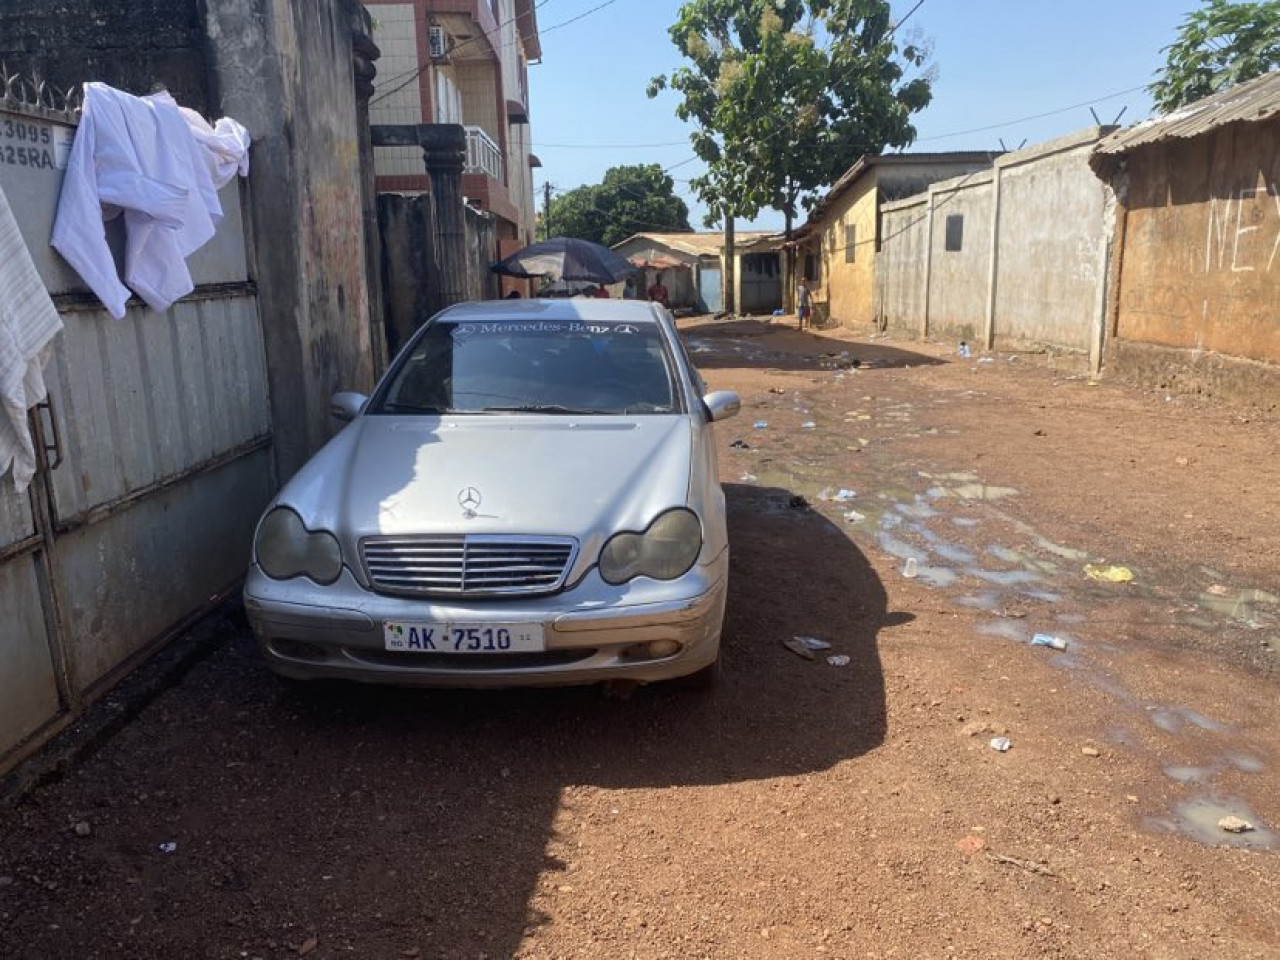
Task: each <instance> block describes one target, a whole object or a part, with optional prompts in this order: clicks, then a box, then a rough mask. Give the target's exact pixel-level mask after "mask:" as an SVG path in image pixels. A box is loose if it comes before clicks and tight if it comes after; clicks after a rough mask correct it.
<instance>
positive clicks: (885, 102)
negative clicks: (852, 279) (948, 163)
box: [649, 0, 932, 231]
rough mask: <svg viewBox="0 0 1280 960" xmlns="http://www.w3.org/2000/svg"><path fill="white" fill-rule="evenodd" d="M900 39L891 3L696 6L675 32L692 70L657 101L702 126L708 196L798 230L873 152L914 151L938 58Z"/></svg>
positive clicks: (818, 0) (751, 1)
mask: <svg viewBox="0 0 1280 960" xmlns="http://www.w3.org/2000/svg"><path fill="white" fill-rule="evenodd" d="M895 32H896V31H895V27H894V25H893V23H892V20H891V14H890V9H889V4H888V2H887V0H688V2H686V3H685V4H684V5H683V6H682V7H681V8H680V11H679V19H678V20H677V21H676V23H675V25H674V26H672V28H671V31H670V35H671V39H672V42H674V43H675V45H676V47H677V48H678V49H679V50H680V52H681V53H682V54H683V55H684V56H685V58H686V59H687V60H688V61H689V62H688V64H687V65H685V66H681V67H680V68H678V69H677V70H675V71H674V72H673V73H672V74H671V75H670V77H667V76H659V77H655V78H654V79H653V80H652V81H651V82H650V84H649V95H650V96H651V97H652V96H656V95H657V94H658V93H659V91H661V90H663V89H664V88H666V87H670V88H671V89H673V90H675V91H676V92H677V93H679V94H680V95H681V96H682V100H681V102H680V104H679V106H677V108H676V114H677V116H679V117H680V118H681V119H682V120H686V121H690V122H692V123H694V124H696V127H697V129H696V130H695V131H694V132H693V134H692V137H691V139H692V142H693V148H694V152H695V153H697V155H698V156H699V158H701V159H702V160H703V161H704V162H705V163H706V164H707V167H708V170H707V173H706V174H705V175H703V176H700V177H697V178H695V179H694V180H693V181H691V182H692V184H693V186H694V189H695V190H697V191H698V195H699V197H700V198H701V199H702V200H703V201H704V202H705V203H707V204H708V205H709V206H710V207H711V208H712V210H713V211H718V210H720V209H721V208H723V209H725V210H727V211H728V213H729V214H730V215H733V216H741V217H748V218H751V217H754V216H756V215H757V214H758V213H759V212H760V210H761V209H763V208H765V207H771V208H773V209H775V210H778V211H780V212H781V213H782V214H783V216H784V217H785V218H786V221H787V228H788V231H789V230H790V227H791V224H792V222H793V220H794V218H795V215H796V213H797V211H798V208H799V205H800V203H801V201H804V202H805V203H806V204H808V203H810V202H811V201H812V200H813V197H812V192H813V191H814V190H817V189H818V188H819V187H822V186H825V185H828V184H830V183H832V182H833V181H834V180H835V179H836V178H837V177H839V176H840V174H841V173H843V172H844V171H845V170H846V169H847V168H848V167H849V166H850V165H851V164H852V163H853V162H854V161H855V160H857V158H858V157H860V156H861V155H862V154H864V153H879V152H881V151H882V150H884V149H885V148H886V147H905V146H907V145H908V144H910V143H911V142H912V141H913V140H914V139H915V128H914V127H913V126H912V124H911V116H912V115H913V114H914V113H916V112H918V111H919V110H922V109H923V108H924V107H925V106H927V105H928V103H929V100H930V98H931V95H932V93H931V86H932V84H931V78H930V76H929V75H928V72H927V71H924V70H923V67H924V65H925V62H926V61H927V59H928V57H929V51H928V49H927V45H926V44H924V43H922V42H919V41H918V40H917V41H916V42H908V43H903V44H902V45H901V46H899V44H898V41H897V39H896V37H895ZM912 73H914V74H915V75H914V76H911V77H909V76H908V74H912ZM713 216H714V214H713ZM709 219H710V218H709Z"/></svg>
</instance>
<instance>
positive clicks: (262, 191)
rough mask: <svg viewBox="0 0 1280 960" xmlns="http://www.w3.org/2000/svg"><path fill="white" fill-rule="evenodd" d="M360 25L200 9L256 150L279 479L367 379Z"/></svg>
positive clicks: (329, 4)
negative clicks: (339, 403)
mask: <svg viewBox="0 0 1280 960" xmlns="http://www.w3.org/2000/svg"><path fill="white" fill-rule="evenodd" d="M365 26H367V15H366V14H364V12H363V8H362V7H361V6H360V5H359V4H358V3H356V2H355V0H221V2H219V3H216V4H208V12H207V30H208V35H209V46H210V49H211V61H212V64H213V67H214V71H215V74H216V82H217V84H218V86H219V88H220V89H219V93H220V96H219V104H220V108H221V110H222V111H224V112H225V113H227V114H229V115H231V116H234V117H236V118H237V119H238V120H240V121H241V122H242V123H244V124H245V125H246V126H247V127H248V128H249V131H250V132H251V133H252V135H253V138H254V141H255V143H254V151H253V166H252V168H251V174H250V203H249V208H250V211H251V216H252V225H253V228H254V237H255V241H256V243H255V246H256V275H257V279H258V282H259V289H260V298H261V308H262V317H263V325H264V331H265V334H266V345H267V360H268V365H269V368H270V371H271V376H272V383H273V389H272V391H271V406H272V420H273V423H274V425H275V431H276V458H277V466H278V469H279V473H280V478H281V480H284V479H287V478H288V477H289V476H291V475H292V474H293V473H294V472H295V471H296V470H297V469H298V468H299V467H301V466H302V464H303V463H304V462H305V461H306V459H307V458H308V457H309V456H310V455H311V454H312V453H314V452H315V451H316V450H317V449H318V448H319V447H320V446H321V445H322V444H324V443H325V441H327V440H328V439H329V437H330V436H331V435H332V433H333V430H334V423H333V420H332V418H331V417H330V416H329V398H330V396H331V395H332V394H333V393H334V392H335V391H337V390H342V389H351V390H361V391H367V390H369V389H370V388H371V387H372V386H373V383H374V379H375V372H376V371H375V363H374V358H375V356H377V355H378V352H379V350H380V345H378V344H377V343H376V342H375V338H377V339H378V340H380V338H381V330H380V328H377V327H374V326H371V324H370V316H369V278H368V277H367V275H366V258H365V238H364V233H363V231H362V230H361V229H360V224H361V223H362V214H363V204H362V196H363V182H362V179H363V178H362V170H361V131H360V127H359V110H358V106H357V102H356V89H355V75H354V68H353V62H352V32H353V29H361V28H364V27H365ZM375 282H376V281H375ZM375 347H378V349H375Z"/></svg>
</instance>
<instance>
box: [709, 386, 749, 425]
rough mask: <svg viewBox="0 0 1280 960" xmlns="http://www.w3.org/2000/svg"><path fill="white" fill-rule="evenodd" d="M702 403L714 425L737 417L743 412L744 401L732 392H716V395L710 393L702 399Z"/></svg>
mask: <svg viewBox="0 0 1280 960" xmlns="http://www.w3.org/2000/svg"><path fill="white" fill-rule="evenodd" d="M702 403H703V405H704V406H706V408H707V414H708V415H709V416H710V417H711V421H712V422H713V423H714V422H715V421H717V420H728V419H729V418H730V417H736V416H737V415H738V413H739V412H740V411H741V410H742V401H741V400H739V399H738V395H737V394H736V393H734V392H733V391H732V390H716V391H715V392H714V393H708V394H707V395H706V396H705V397H703V398H702Z"/></svg>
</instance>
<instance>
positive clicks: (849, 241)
mask: <svg viewBox="0 0 1280 960" xmlns="http://www.w3.org/2000/svg"><path fill="white" fill-rule="evenodd" d="M857 259H858V225H857V224H856V223H846V224H845V225H844V262H845V263H853V262H854V261H855V260H857Z"/></svg>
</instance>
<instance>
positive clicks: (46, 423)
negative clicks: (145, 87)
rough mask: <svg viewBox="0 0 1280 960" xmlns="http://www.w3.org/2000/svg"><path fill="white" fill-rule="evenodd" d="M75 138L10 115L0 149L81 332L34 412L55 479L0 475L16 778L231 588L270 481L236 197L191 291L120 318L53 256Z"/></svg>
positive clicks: (2, 677)
mask: <svg viewBox="0 0 1280 960" xmlns="http://www.w3.org/2000/svg"><path fill="white" fill-rule="evenodd" d="M19 130H20V131H21V140H20V141H19V138H18V134H17V131H19ZM73 134H74V121H73V120H72V119H71V118H69V117H67V116H65V115H60V114H58V113H56V112H54V111H52V110H50V109H46V108H45V107H43V106H41V105H39V104H35V105H32V104H26V105H23V104H18V103H14V102H13V101H12V99H10V100H7V101H6V100H3V99H0V146H4V145H5V144H11V143H13V142H21V143H22V144H23V145H24V149H23V150H21V151H19V150H16V149H15V150H14V151H13V152H12V158H13V159H11V157H10V154H9V152H8V151H7V150H0V186H2V187H3V189H4V191H5V195H6V196H7V198H8V200H9V202H10V205H11V206H12V207H13V208H14V213H15V215H16V216H17V218H18V220H19V223H20V224H21V227H22V230H23V234H24V237H25V239H26V241H27V246H28V248H29V249H30V250H31V252H32V255H33V256H34V257H35V259H36V262H37V265H38V267H39V269H40V272H41V275H42V277H43V278H44V280H45V283H46V285H47V286H48V288H49V290H50V292H51V293H52V294H54V299H55V302H56V303H57V305H58V309H59V312H60V313H61V314H62V318H63V322H64V323H65V324H66V329H65V331H64V333H63V334H62V335H61V336H60V337H59V338H58V339H57V341H56V345H55V353H54V356H53V359H52V361H51V362H50V364H49V367H48V369H47V371H46V380H47V382H48V384H49V388H50V402H49V404H48V406H47V407H45V408H42V409H40V410H38V411H36V413H35V414H34V421H35V425H36V430H37V443H38V444H40V445H41V446H42V447H43V448H44V450H45V452H44V455H43V462H42V467H41V470H40V472H39V474H38V476H37V478H36V481H35V482H34V483H33V484H32V486H31V488H30V490H29V491H28V492H27V493H26V494H23V495H19V494H18V493H17V492H16V491H15V489H14V487H13V484H12V482H11V481H10V480H9V479H8V478H7V477H6V478H3V479H0V625H2V627H0V770H3V769H4V768H5V767H7V766H9V765H12V763H14V762H16V760H17V759H18V758H20V757H21V756H22V755H24V754H25V753H26V752H27V751H28V750H29V749H30V748H31V747H33V746H35V745H37V744H39V743H40V742H42V740H43V739H44V738H45V737H47V736H48V735H49V734H50V733H51V732H52V731H54V730H56V729H57V728H58V727H59V726H60V725H61V724H62V723H64V722H65V721H66V720H67V719H70V718H72V717H74V716H75V715H76V714H77V713H78V712H79V711H80V710H81V709H82V708H83V706H84V705H85V704H86V703H88V702H89V701H90V700H91V699H92V698H93V696H94V695H95V693H96V692H97V691H99V690H102V689H104V688H105V687H106V686H107V685H109V684H110V683H111V682H112V681H113V680H114V679H115V678H116V677H118V676H119V675H120V673H121V672H122V671H124V670H126V669H128V668H129V667H130V666H132V665H133V664H134V663H136V662H137V660H138V659H139V658H141V657H142V656H144V655H145V654H146V653H148V652H149V651H150V650H151V649H152V648H153V647H154V646H155V645H156V644H157V643H159V642H161V641H162V640H163V639H165V638H166V637H167V636H168V635H169V634H170V633H171V632H172V631H173V630H174V629H176V628H177V627H179V626H181V625H182V624H184V623H185V622H187V621H188V620H190V619H191V618H192V617H193V616H195V615H197V614H198V613H200V612H201V611H202V610H204V609H205V608H207V606H208V605H209V604H210V603H211V601H213V600H215V599H216V598H219V597H220V596H221V595H223V594H225V593H226V592H227V591H228V590H229V589H231V588H233V587H234V585H235V584H236V583H237V582H238V580H239V578H240V576H241V575H242V573H243V571H244V568H245V566H246V563H247V560H248V546H249V538H250V536H251V532H252V526H253V523H254V521H255V520H256V518H257V515H258V512H259V511H260V510H261V508H262V506H263V505H264V504H265V503H266V501H267V499H268V498H269V497H270V494H271V491H272V489H273V485H274V480H273V472H272V465H271V457H270V450H269V447H270V444H271V422H270V413H269V406H268V395H267V371H266V361H265V355H264V350H263V340H262V328H261V323H260V320H259V315H258V303H257V296H256V292H255V288H254V285H253V281H252V276H251V272H250V266H249V264H250V257H249V255H248V250H249V243H248V238H247V237H246V233H245V227H244V223H243V218H242V215H241V214H242V198H241V194H240V190H241V187H240V184H239V183H238V182H234V183H232V184H230V185H228V186H227V188H226V189H225V190H224V191H223V194H222V203H223V207H224V209H225V211H226V219H225V220H224V221H223V223H222V224H221V226H220V227H219V230H218V235H217V237H216V238H215V239H214V240H213V241H212V242H211V243H210V244H209V245H208V246H207V247H205V248H204V249H203V250H201V251H200V252H199V253H198V254H196V256H195V257H193V258H192V260H191V268H192V275H193V277H194V278H195V281H196V291H195V293H194V294H192V295H191V296H190V297H188V298H187V299H186V300H184V301H182V302H180V303H178V304H175V305H174V307H173V308H172V309H171V310H169V311H168V312H167V313H164V314H156V313H153V312H152V311H150V310H149V309H147V308H146V307H144V306H142V305H141V304H140V303H138V302H136V301H134V302H133V303H131V306H130V309H129V313H128V316H127V317H126V318H125V319H124V320H122V321H115V320H112V319H111V317H110V316H109V315H108V314H107V313H106V311H105V310H103V309H101V306H100V304H99V303H98V301H97V300H96V299H95V298H93V297H92V296H90V295H88V294H87V293H86V292H85V290H84V287H83V284H82V283H81V282H80V281H79V278H78V277H77V276H76V275H75V274H74V273H73V272H72V271H71V270H70V269H69V268H68V267H67V265H66V264H65V263H64V262H63V261H62V260H61V259H60V258H59V257H58V256H57V254H56V253H54V251H53V250H52V249H51V248H50V247H49V236H50V232H51V229H52V222H53V216H54V212H55V209H56V206H57V199H58V195H59V191H60V188H61V181H62V175H63V169H62V168H63V167H64V166H65V159H66V151H67V148H68V147H69V144H70V141H71V139H72V136H73ZM108 226H109V228H111V229H114V230H118V228H119V223H118V222H116V223H112V224H109V225H108ZM109 233H111V230H109ZM112 239H113V241H114V242H116V248H117V249H118V247H119V243H118V241H119V240H120V239H121V238H120V237H119V236H113V237H112Z"/></svg>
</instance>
